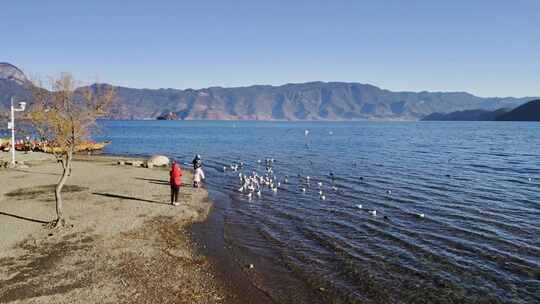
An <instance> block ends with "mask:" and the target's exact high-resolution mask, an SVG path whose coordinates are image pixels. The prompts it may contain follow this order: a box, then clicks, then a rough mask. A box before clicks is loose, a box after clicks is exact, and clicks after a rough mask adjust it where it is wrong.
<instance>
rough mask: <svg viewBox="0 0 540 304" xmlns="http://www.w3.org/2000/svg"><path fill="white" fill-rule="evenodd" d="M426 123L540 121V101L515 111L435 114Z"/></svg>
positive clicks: (427, 118) (522, 106)
mask: <svg viewBox="0 0 540 304" xmlns="http://www.w3.org/2000/svg"><path fill="white" fill-rule="evenodd" d="M422 120H424V121H540V99H537V100H532V101H530V102H527V103H525V104H523V105H521V106H519V107H517V108H515V109H513V110H512V109H506V108H504V109H499V110H495V111H486V110H468V111H456V112H451V113H448V114H443V113H433V114H430V115H428V116H426V117H424V118H423V119H422Z"/></svg>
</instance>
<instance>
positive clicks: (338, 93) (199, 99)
mask: <svg viewBox="0 0 540 304" xmlns="http://www.w3.org/2000/svg"><path fill="white" fill-rule="evenodd" d="M25 79H26V78H25V77H24V74H22V72H20V70H19V69H18V68H16V67H15V66H13V65H11V64H8V63H0V108H2V107H3V108H4V109H5V108H6V106H7V105H9V98H10V97H11V96H16V97H18V98H23V99H28V98H29V94H28V91H27V90H26V89H25V84H26V83H27V82H26V80H25ZM117 95H118V103H117V104H116V106H115V107H114V108H113V109H112V111H111V114H110V117H109V118H112V119H156V118H158V117H161V118H163V119H216V120H419V119H421V118H423V117H424V116H426V115H429V114H432V113H435V112H440V113H448V112H453V111H463V110H472V109H481V110H488V111H492V110H496V109H499V108H515V107H517V106H519V105H521V104H523V103H525V102H527V101H529V100H531V99H533V98H513V97H504V98H481V97H478V96H474V95H472V94H469V93H465V92H425V91H424V92H392V91H389V90H384V89H381V88H378V87H376V86H373V85H369V84H360V83H346V82H308V83H300V84H285V85H281V86H270V85H254V86H248V87H236V88H223V87H211V88H206V89H199V90H194V89H185V90H177V89H155V90H154V89H133V88H126V87H117Z"/></svg>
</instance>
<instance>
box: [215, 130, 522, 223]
mask: <svg viewBox="0 0 540 304" xmlns="http://www.w3.org/2000/svg"><path fill="white" fill-rule="evenodd" d="M309 133H310V132H309V130H305V131H304V136H306V137H307V136H308V135H309ZM328 134H329V135H333V132H332V131H329V132H328ZM306 146H307V144H306ZM274 161H275V160H274V159H273V158H267V159H265V161H264V162H265V168H266V169H265V173H264V174H263V175H259V174H258V173H257V172H256V171H252V172H251V174H250V175H246V174H244V173H242V172H239V173H238V179H239V182H240V188H238V192H240V193H242V194H245V195H246V196H247V198H248V200H249V201H251V200H252V198H253V197H254V196H257V197H261V196H262V193H263V189H265V188H268V189H269V190H270V191H272V192H273V193H274V194H275V193H277V191H278V189H279V188H280V187H282V184H283V185H287V184H289V177H288V176H287V175H286V176H285V177H284V178H283V179H282V180H281V181H278V178H277V176H276V175H275V174H274V170H273V164H274ZM257 163H258V164H259V165H262V163H263V161H262V160H260V159H259V160H257ZM353 167H356V162H353ZM243 168H244V163H243V162H239V163H233V164H231V165H229V166H228V167H227V166H224V167H223V172H226V171H233V172H238V171H239V170H242V169H243ZM298 178H299V180H300V183H299V191H300V192H301V193H303V194H305V193H306V191H307V189H310V188H311V177H310V176H302V175H300V174H298ZM330 178H331V180H332V182H331V187H330V188H329V189H330V190H331V191H334V192H337V191H338V187H337V185H336V182H335V179H336V177H335V175H334V174H333V173H330ZM360 179H361V180H362V179H363V178H362V177H361V178H360ZM528 181H529V182H532V178H530V177H529V178H528ZM316 189H317V191H318V194H319V198H320V199H321V200H323V201H324V200H326V195H325V192H324V191H323V182H322V181H318V182H317V187H316ZM386 194H388V195H391V194H392V191H391V190H387V191H386ZM356 207H357V208H358V209H363V206H362V205H360V204H358V205H356ZM367 212H368V213H369V214H371V215H372V216H377V210H374V209H373V210H367ZM415 215H416V216H417V217H419V218H424V217H425V214H424V213H415ZM384 218H385V219H388V217H387V216H384Z"/></svg>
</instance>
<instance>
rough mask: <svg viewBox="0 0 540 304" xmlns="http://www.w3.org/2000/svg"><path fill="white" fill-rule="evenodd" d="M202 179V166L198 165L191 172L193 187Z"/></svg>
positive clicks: (196, 186) (199, 184) (197, 186)
mask: <svg viewBox="0 0 540 304" xmlns="http://www.w3.org/2000/svg"><path fill="white" fill-rule="evenodd" d="M204 179H205V177H204V171H203V169H202V167H198V168H197V169H195V171H194V172H193V187H195V188H199V187H200V186H201V183H202V181H203V180H204Z"/></svg>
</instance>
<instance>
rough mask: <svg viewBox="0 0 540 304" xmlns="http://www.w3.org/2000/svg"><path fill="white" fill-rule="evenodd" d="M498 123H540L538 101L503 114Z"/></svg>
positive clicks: (539, 105) (539, 100)
mask: <svg viewBox="0 0 540 304" xmlns="http://www.w3.org/2000/svg"><path fill="white" fill-rule="evenodd" d="M496 120H499V121H540V99H537V100H532V101H530V102H528V103H526V104H524V105H522V106H520V107H517V108H516V109H514V110H512V111H510V112H508V113H505V114H503V115H501V116H499V117H497V119H496Z"/></svg>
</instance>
